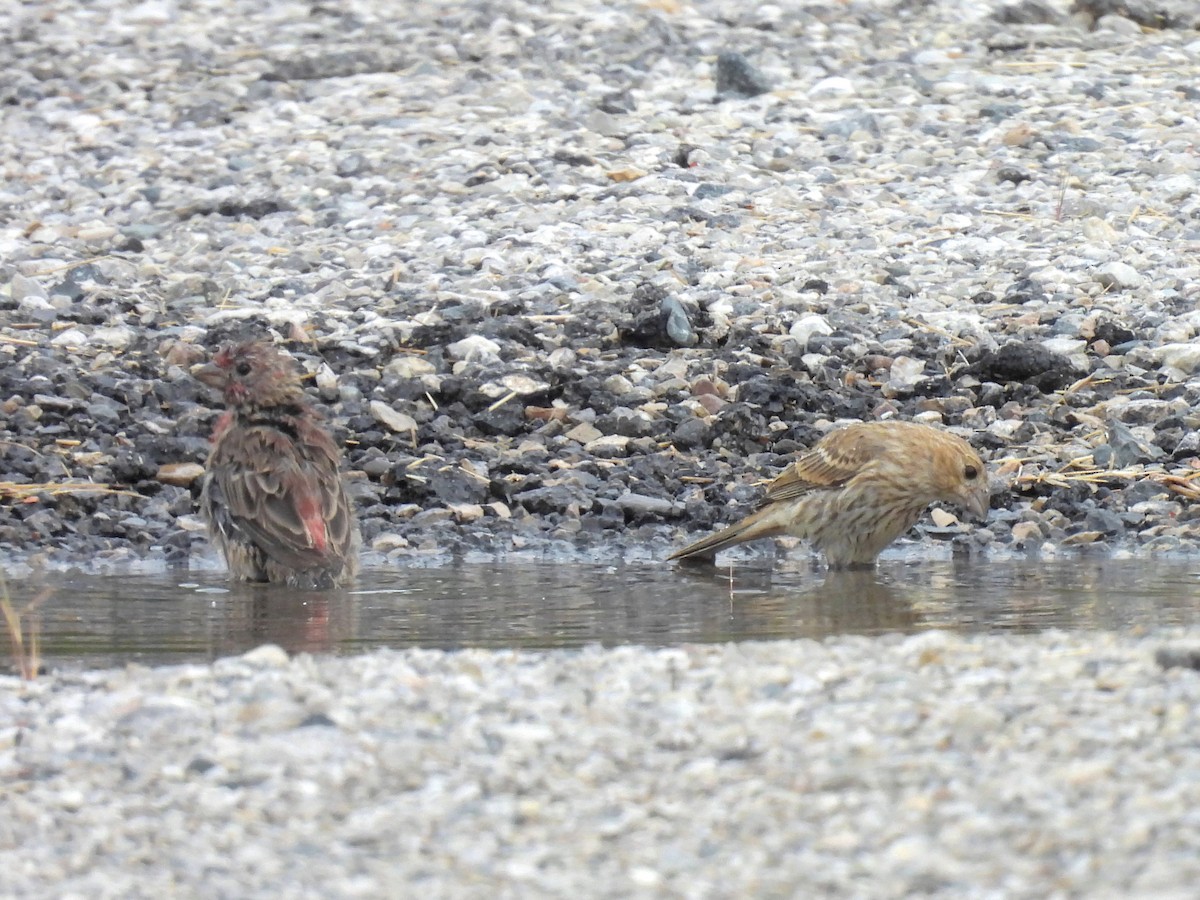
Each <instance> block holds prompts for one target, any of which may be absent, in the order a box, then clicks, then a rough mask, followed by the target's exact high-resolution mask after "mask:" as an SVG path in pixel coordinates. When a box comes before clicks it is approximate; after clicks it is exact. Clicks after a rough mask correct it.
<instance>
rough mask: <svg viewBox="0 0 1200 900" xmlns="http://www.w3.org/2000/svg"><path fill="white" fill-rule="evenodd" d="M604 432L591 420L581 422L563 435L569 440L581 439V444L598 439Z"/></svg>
mask: <svg viewBox="0 0 1200 900" xmlns="http://www.w3.org/2000/svg"><path fill="white" fill-rule="evenodd" d="M603 434H604V432H603V431H601V430H600V429H599V428H597V427H596V426H595V425H592V424H591V423H590V422H581V423H580V424H578V425H576V426H575V427H574V428H572V429H571V430H570V431H568V432H567V433H566V434H565V435H563V437H565V438H566V439H567V440H569V441H579V443H581V444H588V443H590V442H592V441H594V440H597V439H598V438H600V437H601V436H603Z"/></svg>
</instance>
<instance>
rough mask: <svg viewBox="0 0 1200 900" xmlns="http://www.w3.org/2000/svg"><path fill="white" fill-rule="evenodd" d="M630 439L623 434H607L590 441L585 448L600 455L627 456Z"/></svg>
mask: <svg viewBox="0 0 1200 900" xmlns="http://www.w3.org/2000/svg"><path fill="white" fill-rule="evenodd" d="M629 441H630V439H629V438H627V437H626V436H625V435H623V434H606V435H603V436H602V437H598V438H596V439H595V440H591V441H588V442H587V443H586V444H584V445H583V449H584V450H586V451H587V452H588V453H591V454H593V455H595V456H599V457H613V456H625V455H626V454H627V453H628V452H629Z"/></svg>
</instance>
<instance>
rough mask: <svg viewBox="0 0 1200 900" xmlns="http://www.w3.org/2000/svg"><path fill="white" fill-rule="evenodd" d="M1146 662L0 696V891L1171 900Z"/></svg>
mask: <svg viewBox="0 0 1200 900" xmlns="http://www.w3.org/2000/svg"><path fill="white" fill-rule="evenodd" d="M1167 638H1174V639H1176V642H1179V641H1184V639H1186V638H1187V634H1186V633H1183V632H1176V633H1171V634H1169V635H1158V636H1154V637H1142V638H1134V637H1119V636H1114V635H1109V634H1070V635H1069V634H1064V633H1060V632H1048V633H1044V634H1040V635H1032V636H976V637H969V638H963V637H958V636H955V635H952V634H949V633H946V632H928V633H924V634H921V635H915V636H909V637H899V636H892V637H884V638H881V639H865V638H835V639H830V640H826V641H823V642H815V641H784V642H778V643H770V644H761V643H760V644H741V645H723V646H694V645H692V646H683V647H678V648H671V649H660V650H650V649H642V648H629V647H626V648H617V649H609V650H605V649H600V648H591V649H585V650H583V651H578V652H566V651H551V652H516V651H513V652H494V651H480V650H464V651H459V652H449V653H447V652H434V651H419V650H410V651H404V652H390V651H381V652H375V653H371V654H367V655H364V656H360V657H356V658H353V659H314V658H312V657H308V656H300V657H297V658H294V659H288V658H287V656H286V654H284V653H283V652H282V651H281V650H279V649H278V648H274V647H270V646H267V647H262V648H259V649H258V650H255V651H252V652H251V653H248V654H246V655H245V656H242V657H235V658H230V659H225V660H221V661H218V662H217V663H215V664H213V665H211V666H181V667H169V668H161V669H153V670H147V669H141V668H136V667H131V668H128V669H125V670H112V671H99V672H89V673H81V674H73V675H65V674H63V675H50V676H46V677H42V678H40V679H38V680H36V681H35V682H33V683H32V684H22V683H20V682H18V681H17V680H16V679H11V678H7V679H0V718H2V719H4V720H6V721H8V722H9V723H11V724H10V725H9V726H8V727H7V728H5V729H4V731H3V741H2V743H0V777H3V779H4V781H5V783H6V785H7V787H6V789H5V793H4V798H5V800H4V805H5V808H6V811H5V815H4V816H3V817H0V834H2V837H0V847H2V849H0V864H2V865H3V868H4V871H5V873H6V876H5V889H6V890H7V891H9V892H11V893H13V894H14V895H17V896H45V895H47V894H48V893H49V892H51V891H52V892H53V893H54V894H55V895H56V896H68V895H70V896H75V895H88V896H99V897H116V896H124V897H142V896H152V895H155V894H159V893H161V892H162V891H164V890H166V891H170V892H173V893H174V894H175V895H178V896H198V895H203V896H240V897H258V896H264V897H265V896H280V895H286V896H295V897H307V896H313V897H315V896H324V897H353V896H382V895H391V896H398V895H406V894H409V893H411V892H413V891H420V892H422V893H427V894H430V895H432V896H439V897H457V896H564V895H567V894H577V895H580V896H596V897H619V896H685V897H739V896H795V895H796V893H797V892H800V893H810V894H838V895H853V896H880V897H882V896H911V895H913V894H917V893H921V894H933V895H937V896H947V897H950V896H960V897H961V896H972V897H985V896H1007V897H1043V896H1097V895H1114V894H1116V895H1125V896H1130V895H1142V896H1149V895H1152V896H1183V895H1184V892H1186V891H1187V890H1188V888H1189V886H1191V885H1194V884H1195V883H1196V880H1197V879H1198V878H1200V838H1198V835H1200V829H1197V828H1196V815H1197V813H1196V810H1197V809H1200V777H1198V775H1197V773H1200V750H1198V749H1197V747H1196V743H1195V741H1194V739H1193V737H1194V734H1195V730H1196V728H1197V726H1198V725H1200V723H1198V722H1197V712H1196V710H1197V709H1200V675H1198V674H1197V673H1196V672H1195V671H1193V670H1190V669H1171V670H1165V671H1164V670H1163V669H1161V668H1159V666H1158V665H1157V664H1156V663H1155V661H1154V654H1155V651H1156V649H1157V648H1158V647H1160V646H1162V645H1163V643H1164V641H1165V640H1166V639H1167ZM1194 639H1195V633H1194V632H1193V633H1192V641H1193V644H1192V645H1193V646H1194ZM1185 643H1186V641H1185Z"/></svg>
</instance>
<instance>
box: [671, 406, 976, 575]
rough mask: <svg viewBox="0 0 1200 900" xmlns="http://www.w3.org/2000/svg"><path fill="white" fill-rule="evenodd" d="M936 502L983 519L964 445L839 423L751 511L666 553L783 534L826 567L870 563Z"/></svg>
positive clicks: (694, 553)
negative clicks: (817, 554) (807, 546)
mask: <svg viewBox="0 0 1200 900" xmlns="http://www.w3.org/2000/svg"><path fill="white" fill-rule="evenodd" d="M938 501H941V502H944V503H950V504H953V505H955V506H960V507H963V508H965V509H967V510H968V511H969V512H971V513H973V514H974V515H976V516H978V517H979V518H984V517H986V516H987V509H988V502H989V497H988V485H987V471H986V469H985V467H984V464H983V460H982V459H980V457H979V454H978V453H976V452H975V451H974V450H973V449H972V448H971V445H970V444H968V443H967V442H966V441H964V440H963V439H962V438H960V437H956V436H955V435H952V434H949V433H947V432H945V431H940V430H939V429H936V428H932V427H930V426H928V425H919V424H917V423H915V422H869V423H859V424H855V425H848V426H846V427H844V428H839V429H837V430H835V431H832V432H830V433H829V434H827V435H825V437H823V438H822V439H821V440H820V441H818V442H817V444H816V445H815V446H814V447H813V448H812V449H811V450H809V451H808V452H807V453H804V454H802V455H801V456H800V457H799V458H798V459H797V460H796V461H795V462H794V463H793V464H792V465H791V466H790V467H789V468H788V469H787V470H785V471H784V472H783V474H781V475H780V476H779V477H778V478H776V479H775V480H774V481H773V482H771V484H770V485H769V486H768V487H767V493H766V496H765V497H764V498H763V501H762V505H761V507H760V508H759V510H758V511H757V512H755V513H752V514H751V515H749V516H747V517H746V518H744V519H742V520H741V521H740V522H737V523H735V524H733V525H730V526H729V527H728V528H726V529H724V530H722V531H719V532H717V533H716V534H714V535H711V536H709V537H706V538H704V539H703V540H700V541H697V542H696V543H694V544H691V545H689V546H687V547H685V548H683V549H682V550H679V551H676V552H675V553H673V554H671V556H670V557H669V558H670V559H683V558H689V557H699V558H711V557H714V556H715V555H716V554H717V553H719V552H720V551H722V550H724V549H726V548H727V547H731V546H733V545H734V544H740V543H743V542H744V541H752V540H756V539H758V538H765V537H774V536H776V535H781V534H792V535H795V536H797V537H801V538H805V539H807V540H809V541H811V542H812V544H813V546H815V547H816V548H817V549H818V550H820V551H821V552H822V553H824V554H825V558H826V560H827V561H828V563H829V567H830V568H831V569H844V568H859V567H868V566H873V565H874V564H875V559H876V557H878V556H879V554H880V553H881V552H882V551H883V549H884V548H885V547H887V545H888V544H890V543H891V542H892V541H894V540H895V539H896V538H898V537H899V536H900V535H902V534H904V532H906V531H908V529H909V528H911V527H912V526H913V524H914V523H915V522H916V521H917V519H919V518H920V517H921V514H922V513H923V512H924V511H925V508H926V507H927V506H929V504H930V503H934V502H938Z"/></svg>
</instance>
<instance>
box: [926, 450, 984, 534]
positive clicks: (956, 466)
mask: <svg viewBox="0 0 1200 900" xmlns="http://www.w3.org/2000/svg"><path fill="white" fill-rule="evenodd" d="M937 437H940V438H942V439H943V440H939V441H936V442H935V443H934V444H933V445H932V446H931V449H932V451H933V455H934V460H933V466H932V469H931V471H932V473H933V476H934V480H935V491H936V494H937V499H938V500H942V501H944V502H946V503H951V504H954V505H956V506H961V507H962V508H963V509H965V510H967V511H968V512H969V513H971V514H972V516H973V517H974V518H976V519H980V520H983V519H986V518H987V513H988V507H989V506H990V505H991V495H990V493H989V491H988V476H987V467H986V466H984V464H983V460H982V459H981V458H980V456H979V454H978V453H976V452H975V450H974V449H973V448H972V447H971V445H970V444H968V443H967V442H966V441H964V440H962V439H961V438H958V437H955V436H954V435H949V434H939V435H937Z"/></svg>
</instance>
